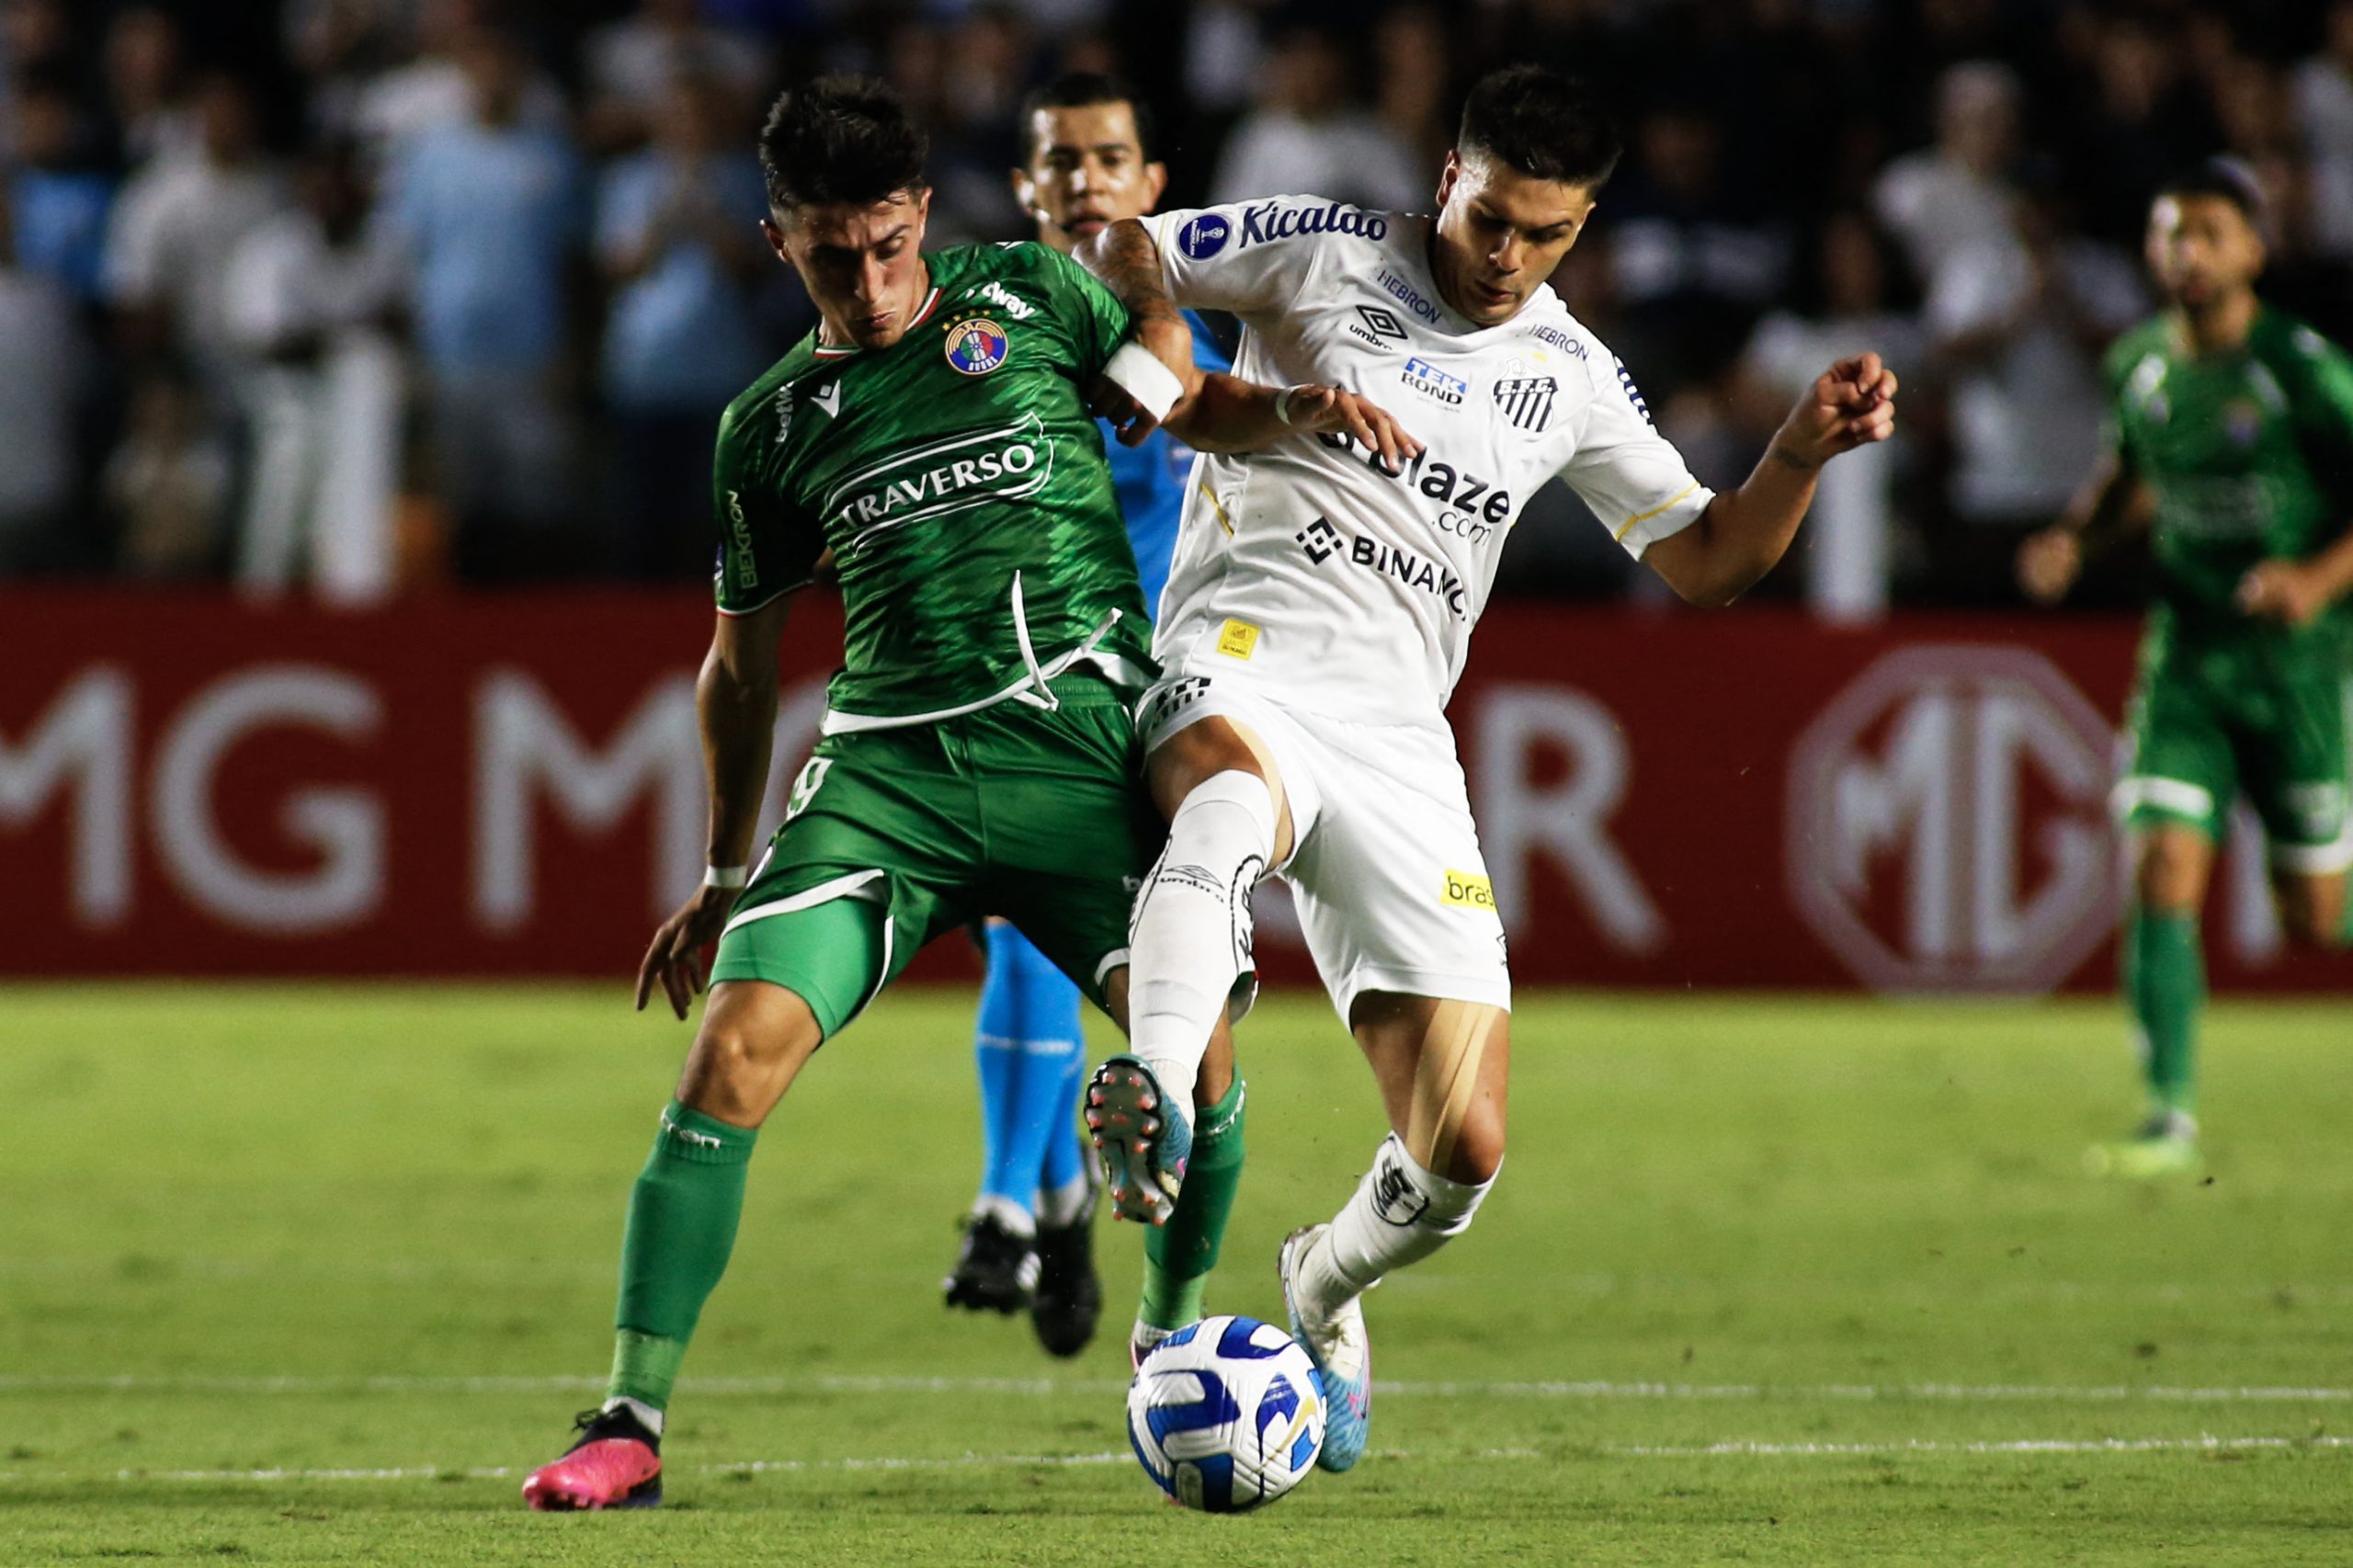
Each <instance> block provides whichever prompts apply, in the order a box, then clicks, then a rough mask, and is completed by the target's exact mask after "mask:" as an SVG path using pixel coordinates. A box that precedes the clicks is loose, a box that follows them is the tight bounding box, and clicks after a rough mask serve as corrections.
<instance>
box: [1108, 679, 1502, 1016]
mask: <svg viewBox="0 0 2353 1568" xmlns="http://www.w3.org/2000/svg"><path fill="white" fill-rule="evenodd" d="M1136 714H1137V728H1138V729H1139V731H1140V732H1141V733H1142V737H1143V743H1144V747H1145V749H1146V750H1147V751H1149V750H1150V749H1151V748H1152V747H1154V746H1156V745H1158V744H1160V743H1161V742H1162V741H1164V740H1166V739H1167V738H1168V737H1169V736H1171V735H1173V734H1176V733H1177V732H1179V731H1181V730H1185V729H1188V728H1190V727H1191V726H1192V725H1194V724H1198V723H1199V722H1201V721H1202V720H1204V719H1210V718H1223V719H1228V720H1231V721H1233V722H1234V723H1236V724H1238V725H1241V726H1242V727H1243V728H1245V729H1246V730H1248V731H1249V732H1250V733H1252V734H1253V735H1255V736H1256V738H1257V739H1258V741H1259V742H1260V744H1263V745H1264V746H1265V747H1266V748H1267V752H1268V753H1269V754H1270V755H1271V756H1272V757H1273V759H1274V764H1275V768H1276V770H1277V771H1278V772H1279V773H1280V774H1281V776H1282V789H1283V794H1284V796H1285V798H1286V799H1287V801H1288V802H1289V804H1290V820H1291V832H1292V840H1293V842H1292V846H1291V854H1290V859H1289V860H1287V861H1285V862H1284V863H1283V864H1281V865H1280V866H1278V867H1276V868H1275V869H1274V874H1276V875H1279V876H1280V877H1281V878H1282V879H1283V881H1286V882H1288V883H1289V884H1290V890H1291V900H1292V903H1294V904H1295V905H1296V906H1297V908H1298V911H1299V923H1300V927H1301V929H1302V931H1303V932H1304V933H1305V935H1306V937H1307V950H1308V951H1309V953H1310V954H1312V955H1313V957H1314V960H1315V971H1316V973H1318V974H1319V975H1321V976H1322V977H1323V979H1324V989H1325V990H1327V991H1329V992H1330V993H1331V994H1332V1001H1333V1004H1334V1006H1337V1007H1338V1008H1339V1010H1340V1017H1341V1019H1342V1020H1343V1021H1344V1022H1345V1021H1347V1018H1348V1014H1349V1008H1350V1007H1351V1006H1353V1005H1354V1003H1355V1001H1356V999H1357V996H1358V994H1360V993H1362V992H1366V991H1392V992H1400V993H1403V994H1407V995H1412V996H1437V997H1445V998H1449V999H1452V1000H1457V1001H1463V1002H1483V1003H1487V1004H1489V1005H1491V1006H1497V1007H1503V1008H1506V1009H1508V1008H1509V1007H1510V1006H1511V974H1510V971H1509V969H1508V967H1507V966H1506V961H1505V953H1504V925H1503V920H1502V918H1501V916H1500V915H1497V913H1496V910H1495V886H1494V883H1493V882H1491V881H1489V880H1488V877H1487V862H1486V859H1485V858H1484V857H1483V856H1482V855H1481V854H1480V853H1479V830H1478V828H1477V826H1476V825H1475V824H1473V823H1472V820H1471V798H1470V791H1469V789H1468V787H1467V785H1466V784H1465V782H1464V779H1463V777H1462V764H1461V761H1460V760H1459V759H1458V758H1457V757H1456V756H1455V755H1454V732H1453V731H1452V730H1450V729H1449V728H1448V727H1447V726H1446V724H1445V723H1444V722H1438V723H1436V724H1354V723H1349V722H1346V721H1343V720H1338V719H1327V718H1324V717H1322V716H1320V715H1317V714H1313V713H1304V712H1301V711H1299V710H1296V709H1291V708H1286V707H1283V706H1281V705H1279V703H1277V702H1275V701H1274V700H1272V699H1269V698H1267V696H1265V695H1264V694H1262V693H1260V692H1256V691H1252V690H1249V689H1247V688H1245V687H1244V686H1243V685H1242V684H1241V683H1239V682H1236V681H1234V680H1233V679H1232V678H1230V677H1226V678H1216V677H1212V676H1207V675H1203V674H1200V673H1198V672H1196V671H1193V670H1189V669H1182V668H1180V669H1176V670H1173V671H1171V672H1170V673H1169V674H1168V675H1167V676H1165V677H1163V678H1162V680H1161V681H1160V683H1159V684H1158V685H1156V686H1154V687H1153V688H1152V689H1151V690H1150V691H1148V692H1146V693H1145V694H1144V698H1143V700H1142V702H1141V703H1139V704H1138V705H1137V709H1136Z"/></svg>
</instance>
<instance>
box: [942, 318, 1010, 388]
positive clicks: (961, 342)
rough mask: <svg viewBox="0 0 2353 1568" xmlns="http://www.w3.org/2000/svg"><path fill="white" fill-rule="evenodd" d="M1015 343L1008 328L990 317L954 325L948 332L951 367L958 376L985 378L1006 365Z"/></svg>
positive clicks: (951, 325) (950, 326)
mask: <svg viewBox="0 0 2353 1568" xmlns="http://www.w3.org/2000/svg"><path fill="white" fill-rule="evenodd" d="M1012 348H1013V340H1012V339H1011V338H1009V337H1007V336H1006V333H1005V328H1003V327H1001V326H999V325H997V324H996V323H995V322H993V321H991V320H990V319H989V318H988V317H986V316H974V317H972V319H971V320H970V321H960V322H956V323H953V324H950V325H949V328H948V363H949V367H950V368H952V369H955V370H956V371H957V372H958V373H960V374H961V375H967V376H985V375H987V374H988V373H989V372H990V371H991V370H994V369H996V368H997V367H998V366H999V365H1002V364H1004V363H1005V359H1006V355H1007V354H1009V353H1011V352H1012Z"/></svg>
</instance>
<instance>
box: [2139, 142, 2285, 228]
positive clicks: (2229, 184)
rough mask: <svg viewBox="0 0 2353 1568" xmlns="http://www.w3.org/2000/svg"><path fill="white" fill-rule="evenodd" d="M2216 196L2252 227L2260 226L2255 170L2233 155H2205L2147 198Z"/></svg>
mask: <svg viewBox="0 0 2353 1568" xmlns="http://www.w3.org/2000/svg"><path fill="white" fill-rule="evenodd" d="M2168 196H2170V197H2174V198H2176V199H2178V198H2181V197H2185V196H2213V197H2220V198H2221V199H2222V200H2224V201H2227V202H2229V203H2230V204H2231V205H2232V206H2234V207H2235V208H2237V209H2238V210H2239V216H2240V217H2242V218H2245V220H2246V221H2247V222H2250V223H2253V224H2254V225H2255V226H2256V227H2257V228H2261V227H2262V226H2263V187H2261V186H2259V185H2257V184H2256V180H2255V171H2254V170H2252V169H2250V168H2248V167H2247V166H2246V165H2245V164H2242V163H2240V162H2239V161H2238V160H2237V159H2235V158H2207V159H2205V160H2203V161H2201V162H2200V163H2195V164H2192V165H2189V167H2188V168H2186V169H2183V170H2181V171H2179V172H2178V173H2177V174H2176V175H2175V176H2173V177H2172V178H2171V179H2168V180H2167V181H2165V184H2163V185H2161V186H2159V187H2157V190H2156V194H2155V195H2154V196H2153V197H2151V198H2150V200H2152V201H2161V200H2163V199H2165V198H2166V197H2168Z"/></svg>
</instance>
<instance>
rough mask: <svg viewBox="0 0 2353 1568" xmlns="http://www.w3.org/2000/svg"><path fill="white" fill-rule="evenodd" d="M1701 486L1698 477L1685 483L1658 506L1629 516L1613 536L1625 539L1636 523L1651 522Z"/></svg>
mask: <svg viewBox="0 0 2353 1568" xmlns="http://www.w3.org/2000/svg"><path fill="white" fill-rule="evenodd" d="M1697 489H1699V481H1698V480H1696V479H1695V480H1693V481H1692V482H1691V483H1688V484H1687V485H1685V486H1684V487H1683V488H1682V489H1680V490H1678V491H1677V492H1676V493H1675V494H1672V495H1670V496H1668V497H1667V498H1666V499H1665V500H1664V501H1662V502H1660V503H1659V504H1658V505H1657V506H1653V507H1652V508H1651V509H1650V510H1649V511H1647V512H1637V513H1635V514H1634V515H1633V516H1632V517H1629V518H1627V519H1626V521H1625V523H1624V525H1623V526H1622V527H1620V528H1619V530H1618V531H1617V533H1615V534H1613V535H1612V536H1611V537H1612V538H1614V539H1618V540H1623V539H1624V538H1625V537H1626V536H1627V535H1628V534H1630V533H1632V532H1633V531H1634V525H1635V524H1636V523H1647V522H1649V521H1650V520H1651V519H1652V518H1653V517H1657V516H1658V515H1659V514H1660V513H1661V512H1664V511H1665V510H1666V509H1667V508H1668V507H1670V506H1674V505H1675V504H1676V503H1677V502H1678V501H1680V500H1682V499H1683V498H1684V497H1685V496H1686V495H1688V494H1691V492H1693V491H1694V490H1697Z"/></svg>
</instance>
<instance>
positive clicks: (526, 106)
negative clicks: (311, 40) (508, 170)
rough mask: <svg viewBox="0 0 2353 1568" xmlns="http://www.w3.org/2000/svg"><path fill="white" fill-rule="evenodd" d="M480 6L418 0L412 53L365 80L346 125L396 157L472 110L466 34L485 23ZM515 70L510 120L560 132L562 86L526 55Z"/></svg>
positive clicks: (480, 2)
mask: <svg viewBox="0 0 2353 1568" xmlns="http://www.w3.org/2000/svg"><path fill="white" fill-rule="evenodd" d="M486 11H487V6H486V5H485V3H484V0H418V4H417V9H416V35H415V37H416V53H415V58H413V59H411V60H410V61H409V62H408V63H407V64H405V65H401V66H397V67H395V68H394V69H392V70H390V71H387V72H385V73H384V74H382V75H381V76H379V77H377V78H376V79H375V80H374V81H372V82H370V83H369V84H368V85H367V86H366V88H364V89H363V90H362V91H361V93H360V94H359V100H358V104H357V105H356V106H355V108H354V109H353V111H352V114H353V123H352V124H351V126H350V127H348V129H349V131H351V133H352V134H354V135H356V136H358V138H359V139H360V140H361V142H364V143H365V144H366V145H367V146H368V148H369V150H370V151H371V152H372V153H374V154H375V155H376V156H377V157H378V158H380V159H383V160H387V161H390V160H392V159H396V158H398V157H399V156H400V154H401V153H402V152H403V150H404V148H405V146H406V144H407V143H408V142H410V141H412V140H414V139H415V138H416V137H418V136H421V135H423V134H424V133H425V132H426V131H436V130H439V129H442V128H443V127H447V126H453V125H463V124H464V123H466V121H468V120H469V119H472V117H473V113H474V86H473V80H472V74H471V73H470V72H469V71H468V69H467V64H466V60H465V55H466V51H467V47H468V40H469V39H471V38H473V37H475V36H477V35H478V34H479V33H480V32H482V31H483V30H484V29H485V28H489V27H490V25H491V24H490V21H489V18H488V17H487V16H486ZM517 71H518V73H519V74H520V77H519V80H518V82H517V85H516V87H515V89H514V97H515V100H516V102H515V108H514V115H515V119H516V120H517V123H518V124H521V125H525V126H529V127H530V128H532V129H534V130H538V131H549V132H551V133H554V134H559V135H560V134H562V133H563V131H564V127H565V124H566V117H565V113H564V104H563V94H562V92H560V91H559V90H558V89H557V87H556V85H555V84H554V83H553V82H552V81H551V80H549V78H548V77H547V75H546V74H545V73H543V72H541V71H540V70H538V69H537V68H536V67H534V66H531V65H530V64H529V63H528V62H521V63H518V65H517Z"/></svg>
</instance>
